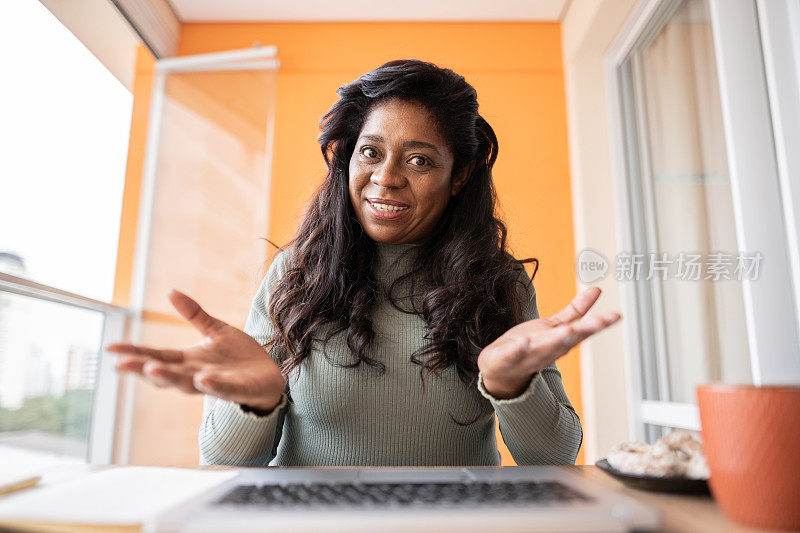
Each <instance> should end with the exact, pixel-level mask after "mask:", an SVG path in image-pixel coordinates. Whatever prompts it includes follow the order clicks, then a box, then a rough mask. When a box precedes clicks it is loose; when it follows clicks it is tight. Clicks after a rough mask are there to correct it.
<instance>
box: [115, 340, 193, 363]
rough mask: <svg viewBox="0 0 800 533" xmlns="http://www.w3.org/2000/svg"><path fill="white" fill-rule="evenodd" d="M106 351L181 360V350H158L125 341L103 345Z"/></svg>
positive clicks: (170, 360) (176, 361) (165, 359)
mask: <svg viewBox="0 0 800 533" xmlns="http://www.w3.org/2000/svg"><path fill="white" fill-rule="evenodd" d="M105 349H106V351H109V352H114V353H118V354H129V355H136V356H139V357H150V358H153V359H158V360H159V361H163V362H165V363H180V362H182V361H183V351H181V350H159V349H156V348H148V347H147V346H137V345H135V344H130V343H127V342H117V343H114V344H109V345H108V346H106V347H105Z"/></svg>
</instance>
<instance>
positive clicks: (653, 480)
mask: <svg viewBox="0 0 800 533" xmlns="http://www.w3.org/2000/svg"><path fill="white" fill-rule="evenodd" d="M595 465H597V466H598V467H599V468H600V469H601V470H603V471H604V472H606V473H607V474H609V475H611V476H613V477H615V478H617V479H618V480H620V481H621V482H623V483H624V484H625V485H627V486H629V487H631V488H634V489H639V490H650V491H655V492H675V493H680V494H711V493H710V492H709V490H708V483H707V482H706V480H705V479H691V478H686V477H655V476H640V475H637V474H626V473H624V472H620V471H619V470H617V469H615V468H613V467H612V466H611V465H610V464H609V463H608V461H607V460H605V459H600V460H599V461H597V462H596V463H595Z"/></svg>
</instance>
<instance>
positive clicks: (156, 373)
mask: <svg viewBox="0 0 800 533" xmlns="http://www.w3.org/2000/svg"><path fill="white" fill-rule="evenodd" d="M169 300H170V303H172V305H173V307H175V309H176V310H177V311H178V313H180V315H181V316H182V317H183V318H185V319H186V320H187V321H188V322H189V323H190V324H191V325H192V326H193V327H194V328H195V329H197V330H198V331H199V332H200V333H201V334H202V335H203V336H204V338H203V340H202V341H200V342H199V343H197V344H194V345H192V346H189V347H188V348H184V349H157V348H150V347H146V346H137V345H134V344H129V343H116V344H111V345H109V346H106V350H108V351H110V352H114V353H117V354H120V358H119V360H118V362H117V365H116V368H117V370H118V371H120V372H133V373H137V374H139V375H141V376H143V377H144V378H145V379H148V380H149V381H151V382H153V383H154V384H156V385H158V386H160V387H175V388H177V389H179V390H181V391H183V392H186V393H205V394H209V395H211V396H215V397H218V398H221V399H223V400H228V401H232V402H236V403H239V404H245V405H248V406H250V407H254V408H256V409H260V410H264V411H270V410H272V409H273V408H274V407H275V406H276V405H278V403H279V402H280V399H281V394H282V393H283V389H284V385H285V381H284V379H283V376H282V375H281V371H280V368H279V367H278V365H276V364H275V362H274V361H273V360H272V358H270V357H269V356H268V354H267V352H266V351H265V350H264V348H263V347H262V346H261V345H259V344H258V343H257V342H256V341H255V340H254V339H253V338H252V337H250V336H249V335H248V334H246V333H245V332H243V331H242V330H240V329H237V328H235V327H233V326H231V325H230V324H227V323H225V322H223V321H222V320H219V319H217V318H214V317H212V316H210V315H209V314H208V313H206V312H205V311H204V310H203V309H202V308H201V307H200V305H199V304H198V303H197V302H195V301H194V300H193V299H191V298H190V297H189V296H187V295H185V294H183V293H181V292H179V291H172V292H171V293H170V295H169Z"/></svg>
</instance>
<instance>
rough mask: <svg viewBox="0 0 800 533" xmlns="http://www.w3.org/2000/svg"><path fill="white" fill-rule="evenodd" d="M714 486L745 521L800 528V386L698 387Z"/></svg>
mask: <svg viewBox="0 0 800 533" xmlns="http://www.w3.org/2000/svg"><path fill="white" fill-rule="evenodd" d="M697 401H698V405H699V407H700V422H701V425H702V428H703V429H702V433H703V448H704V451H705V455H706V459H707V460H708V466H709V469H710V470H711V478H710V479H709V485H710V487H711V493H712V494H713V495H714V499H715V500H716V501H717V503H718V504H719V506H720V507H721V508H722V511H723V512H724V513H725V515H726V516H727V517H728V518H730V519H731V520H733V521H735V522H739V523H740V524H744V525H748V526H754V527H762V528H774V529H789V530H800V386H771V387H756V386H753V385H721V384H711V385H701V386H699V387H697Z"/></svg>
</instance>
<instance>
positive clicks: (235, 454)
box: [198, 251, 289, 466]
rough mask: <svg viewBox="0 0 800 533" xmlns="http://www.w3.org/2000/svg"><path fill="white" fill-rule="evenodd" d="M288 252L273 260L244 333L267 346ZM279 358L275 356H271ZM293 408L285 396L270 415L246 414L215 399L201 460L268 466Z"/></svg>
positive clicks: (204, 423)
mask: <svg viewBox="0 0 800 533" xmlns="http://www.w3.org/2000/svg"><path fill="white" fill-rule="evenodd" d="M287 261H288V252H287V251H283V252H280V253H279V254H278V255H277V256H276V258H275V259H274V260H273V262H272V264H271V265H270V267H269V269H268V270H267V274H266V276H264V279H263V281H262V282H261V286H260V287H259V289H258V291H257V292H256V295H255V297H254V298H253V301H252V305H251V306H250V313H249V314H248V317H247V323H246V324H245V326H244V332H245V333H247V334H248V335H250V336H251V337H253V339H255V340H256V341H257V342H258V343H259V344H262V345H263V344H265V343H266V342H267V339H268V338H269V336H270V335H271V334H272V332H273V326H272V324H271V323H270V320H269V312H268V309H269V293H270V291H271V289H272V288H273V287H274V286H275V284H276V283H277V282H278V281H279V280H280V278H281V276H283V274H284V273H285V272H286V265H287ZM270 355H271V356H272V357H273V359H275V354H270ZM288 409H289V402H288V401H287V394H286V393H284V395H283V397H282V398H281V401H280V403H279V404H278V406H277V407H276V408H275V409H273V410H272V412H270V413H269V414H268V415H266V416H258V415H255V414H253V413H251V412H245V411H244V410H242V408H241V406H240V405H238V404H236V403H233V402H228V401H225V400H219V399H217V400H215V401H214V403H213V405H212V407H211V408H210V409H208V411H207V413H206V414H205V416H204V417H203V421H202V423H201V424H200V431H199V435H198V440H199V444H200V461H201V463H205V464H223V465H240V466H264V465H267V464H268V463H269V462H270V461H271V460H272V459H273V458H274V457H275V454H276V451H277V446H278V442H279V440H280V437H281V431H282V426H283V421H284V418H285V416H286V412H287V410H288Z"/></svg>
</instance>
